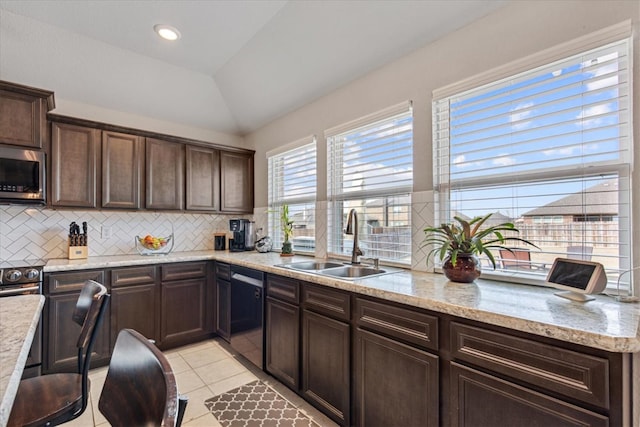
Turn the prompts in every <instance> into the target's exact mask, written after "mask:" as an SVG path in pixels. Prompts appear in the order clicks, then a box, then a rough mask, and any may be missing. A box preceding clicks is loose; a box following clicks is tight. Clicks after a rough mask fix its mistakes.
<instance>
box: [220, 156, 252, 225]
mask: <svg viewBox="0 0 640 427" xmlns="http://www.w3.org/2000/svg"><path fill="white" fill-rule="evenodd" d="M220 174H221V187H220V191H221V193H222V202H221V210H222V211H223V212H230V213H253V153H240V152H238V153H236V152H226V151H222V152H220Z"/></svg>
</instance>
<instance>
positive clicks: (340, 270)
mask: <svg viewBox="0 0 640 427" xmlns="http://www.w3.org/2000/svg"><path fill="white" fill-rule="evenodd" d="M386 272H387V270H382V269H379V268H372V267H359V266H353V265H345V266H342V267H336V268H330V269H327V270H322V271H320V272H319V274H322V275H323V276H333V277H340V278H341V279H358V278H362V277H370V276H379V275H381V274H385V273H386Z"/></svg>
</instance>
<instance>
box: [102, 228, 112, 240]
mask: <svg viewBox="0 0 640 427" xmlns="http://www.w3.org/2000/svg"><path fill="white" fill-rule="evenodd" d="M102 238H103V239H110V238H111V227H107V226H105V225H103V226H102Z"/></svg>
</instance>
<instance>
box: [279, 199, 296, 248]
mask: <svg viewBox="0 0 640 427" xmlns="http://www.w3.org/2000/svg"><path fill="white" fill-rule="evenodd" d="M280 225H281V226H282V232H283V233H284V241H285V242H288V241H289V238H291V236H292V235H293V221H291V219H290V218H289V205H286V204H284V205H282V210H281V211H280Z"/></svg>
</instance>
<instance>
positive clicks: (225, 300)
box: [216, 279, 231, 342]
mask: <svg viewBox="0 0 640 427" xmlns="http://www.w3.org/2000/svg"><path fill="white" fill-rule="evenodd" d="M216 304H217V306H216V313H217V314H216V333H217V334H218V335H220V336H221V337H222V338H224V339H225V340H226V341H227V342H229V339H230V338H231V283H229V282H228V281H226V280H220V279H218V280H217V281H216Z"/></svg>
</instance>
